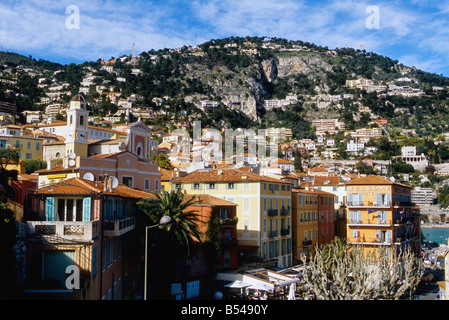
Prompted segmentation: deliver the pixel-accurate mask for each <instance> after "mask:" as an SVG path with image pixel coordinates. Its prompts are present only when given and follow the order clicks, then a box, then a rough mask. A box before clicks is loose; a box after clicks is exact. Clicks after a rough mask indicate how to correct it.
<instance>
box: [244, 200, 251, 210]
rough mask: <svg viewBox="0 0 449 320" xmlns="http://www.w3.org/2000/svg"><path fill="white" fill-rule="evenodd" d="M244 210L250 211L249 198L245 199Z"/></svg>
mask: <svg viewBox="0 0 449 320" xmlns="http://www.w3.org/2000/svg"><path fill="white" fill-rule="evenodd" d="M243 211H250V204H249V198H244V199H243Z"/></svg>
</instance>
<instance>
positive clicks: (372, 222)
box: [348, 218, 392, 227]
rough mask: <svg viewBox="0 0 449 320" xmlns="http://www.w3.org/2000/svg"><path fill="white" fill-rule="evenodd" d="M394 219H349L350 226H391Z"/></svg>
mask: <svg viewBox="0 0 449 320" xmlns="http://www.w3.org/2000/svg"><path fill="white" fill-rule="evenodd" d="M391 225H392V220H391V219H385V220H380V221H379V220H378V219H377V218H373V219H349V220H348V226H367V227H368V226H385V227H388V226H391Z"/></svg>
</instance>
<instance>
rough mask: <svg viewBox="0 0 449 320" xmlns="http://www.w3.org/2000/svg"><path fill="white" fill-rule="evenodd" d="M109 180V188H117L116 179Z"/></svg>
mask: <svg viewBox="0 0 449 320" xmlns="http://www.w3.org/2000/svg"><path fill="white" fill-rule="evenodd" d="M110 179H111V187H112V189H115V188H117V186H118V179H117V178H116V177H111V178H110Z"/></svg>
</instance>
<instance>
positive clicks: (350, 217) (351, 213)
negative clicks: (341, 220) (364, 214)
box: [349, 211, 354, 222]
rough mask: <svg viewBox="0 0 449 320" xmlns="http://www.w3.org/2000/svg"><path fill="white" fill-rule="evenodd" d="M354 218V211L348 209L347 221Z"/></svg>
mask: <svg viewBox="0 0 449 320" xmlns="http://www.w3.org/2000/svg"><path fill="white" fill-rule="evenodd" d="M353 220H354V212H353V211H349V222H352V221H353Z"/></svg>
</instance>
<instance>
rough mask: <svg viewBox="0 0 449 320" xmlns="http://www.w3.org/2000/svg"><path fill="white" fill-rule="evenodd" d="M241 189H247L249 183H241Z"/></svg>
mask: <svg viewBox="0 0 449 320" xmlns="http://www.w3.org/2000/svg"><path fill="white" fill-rule="evenodd" d="M243 190H249V183H248V182H245V183H243Z"/></svg>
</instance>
